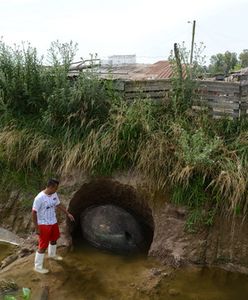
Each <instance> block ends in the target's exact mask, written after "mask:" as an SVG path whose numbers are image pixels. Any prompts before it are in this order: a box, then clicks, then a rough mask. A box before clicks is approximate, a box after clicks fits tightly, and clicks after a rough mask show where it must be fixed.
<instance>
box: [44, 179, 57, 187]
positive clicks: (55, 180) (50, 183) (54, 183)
mask: <svg viewBox="0 0 248 300" xmlns="http://www.w3.org/2000/svg"><path fill="white" fill-rule="evenodd" d="M55 185H59V181H58V179H55V178H50V179H48V181H47V185H46V186H47V187H49V186H55Z"/></svg>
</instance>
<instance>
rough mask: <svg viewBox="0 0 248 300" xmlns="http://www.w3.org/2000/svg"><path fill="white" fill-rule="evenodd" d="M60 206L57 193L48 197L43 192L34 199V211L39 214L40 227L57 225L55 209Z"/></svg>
mask: <svg viewBox="0 0 248 300" xmlns="http://www.w3.org/2000/svg"><path fill="white" fill-rule="evenodd" d="M59 204H60V201H59V197H58V195H57V193H54V194H52V195H47V194H45V193H44V192H43V191H42V192H40V193H39V194H38V195H37V196H36V197H35V199H34V203H33V210H35V211H36V212H37V223H38V225H53V224H55V223H57V218H56V213H55V207H56V206H57V205H59Z"/></svg>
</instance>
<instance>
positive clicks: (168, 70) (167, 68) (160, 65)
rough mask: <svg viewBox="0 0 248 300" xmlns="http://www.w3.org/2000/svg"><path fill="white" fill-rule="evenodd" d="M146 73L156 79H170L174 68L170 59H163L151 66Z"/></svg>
mask: <svg viewBox="0 0 248 300" xmlns="http://www.w3.org/2000/svg"><path fill="white" fill-rule="evenodd" d="M146 75H148V76H150V77H151V78H152V77H154V79H168V78H171V77H172V76H173V68H172V65H171V63H170V62H169V61H167V60H161V61H158V62H156V63H154V64H153V65H151V66H149V67H148V68H147V69H146Z"/></svg>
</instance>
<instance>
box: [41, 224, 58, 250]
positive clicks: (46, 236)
mask: <svg viewBox="0 0 248 300" xmlns="http://www.w3.org/2000/svg"><path fill="white" fill-rule="evenodd" d="M38 227H39V231H40V234H39V249H47V247H48V244H49V242H51V241H57V239H58V238H59V237H60V233H59V226H58V224H57V223H56V224H53V225H38Z"/></svg>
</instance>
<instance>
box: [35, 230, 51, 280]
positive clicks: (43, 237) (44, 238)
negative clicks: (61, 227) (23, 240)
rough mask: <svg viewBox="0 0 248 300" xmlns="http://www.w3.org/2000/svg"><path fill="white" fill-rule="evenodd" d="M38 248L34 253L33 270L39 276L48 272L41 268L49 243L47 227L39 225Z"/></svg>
mask: <svg viewBox="0 0 248 300" xmlns="http://www.w3.org/2000/svg"><path fill="white" fill-rule="evenodd" d="M39 230H40V234H39V247H38V250H37V251H36V253H35V260H34V270H35V271H36V272H38V273H41V274H46V273H48V272H49V270H47V269H45V268H43V263H44V258H45V251H46V249H47V247H48V243H49V231H50V230H49V225H39Z"/></svg>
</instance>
